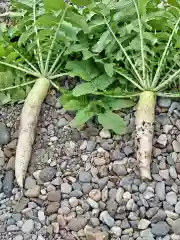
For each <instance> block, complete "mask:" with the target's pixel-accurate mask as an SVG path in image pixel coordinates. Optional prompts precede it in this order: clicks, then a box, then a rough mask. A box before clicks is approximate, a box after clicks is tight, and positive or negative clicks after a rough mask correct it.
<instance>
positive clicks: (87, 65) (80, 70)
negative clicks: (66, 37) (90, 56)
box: [66, 60, 99, 81]
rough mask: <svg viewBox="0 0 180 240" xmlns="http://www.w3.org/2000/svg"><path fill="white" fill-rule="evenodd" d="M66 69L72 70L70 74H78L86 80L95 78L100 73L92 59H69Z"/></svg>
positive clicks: (73, 75)
mask: <svg viewBox="0 0 180 240" xmlns="http://www.w3.org/2000/svg"><path fill="white" fill-rule="evenodd" d="M66 69H68V70H70V71H71V72H70V73H68V74H70V76H72V77H75V76H78V77H80V78H82V79H83V80H85V81H91V80H92V79H93V78H95V77H97V76H98V75H99V71H98V69H97V68H96V67H95V65H94V64H93V63H92V61H90V60H86V61H69V62H67V64H66Z"/></svg>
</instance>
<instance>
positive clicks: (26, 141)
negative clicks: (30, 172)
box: [15, 78, 50, 188]
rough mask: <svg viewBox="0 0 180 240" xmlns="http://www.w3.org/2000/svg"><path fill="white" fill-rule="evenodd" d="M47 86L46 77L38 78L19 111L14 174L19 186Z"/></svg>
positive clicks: (24, 171)
mask: <svg viewBox="0 0 180 240" xmlns="http://www.w3.org/2000/svg"><path fill="white" fill-rule="evenodd" d="M49 86H50V83H49V80H48V79H46V78H38V79H37V81H36V83H35V84H34V86H33V88H32V89H31V91H30V92H29V94H28V96H27V98H26V100H25V103H24V106H23V109H22V112H21V117H20V129H19V130H20V131H19V139H18V144H17V149H16V157H15V176H16V180H17V183H18V185H19V186H20V187H21V188H23V184H24V178H25V175H26V172H27V168H28V165H29V161H30V158H31V152H32V146H33V143H34V139H35V134H36V124H37V121H38V118H39V113H40V110H41V105H42V103H43V101H44V99H45V97H46V95H47V92H48V89H49Z"/></svg>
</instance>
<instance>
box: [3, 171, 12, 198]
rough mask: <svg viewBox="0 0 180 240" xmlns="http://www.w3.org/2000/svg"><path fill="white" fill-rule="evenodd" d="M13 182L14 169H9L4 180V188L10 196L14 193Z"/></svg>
mask: <svg viewBox="0 0 180 240" xmlns="http://www.w3.org/2000/svg"><path fill="white" fill-rule="evenodd" d="M13 182H14V171H12V170H9V171H7V172H6V173H5V177H4V181H3V190H4V193H5V194H6V195H7V196H8V197H10V196H11V194H12V189H13Z"/></svg>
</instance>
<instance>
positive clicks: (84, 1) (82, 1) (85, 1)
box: [72, 0, 92, 6]
mask: <svg viewBox="0 0 180 240" xmlns="http://www.w3.org/2000/svg"><path fill="white" fill-rule="evenodd" d="M72 2H73V3H74V4H76V5H79V6H87V5H89V4H90V3H91V2H92V0H72Z"/></svg>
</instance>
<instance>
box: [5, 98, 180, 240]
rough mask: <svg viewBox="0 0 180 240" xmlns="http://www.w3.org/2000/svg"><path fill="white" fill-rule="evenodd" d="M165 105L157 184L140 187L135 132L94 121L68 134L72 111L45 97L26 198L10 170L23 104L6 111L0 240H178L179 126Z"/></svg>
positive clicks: (159, 125) (155, 164) (160, 116)
mask: <svg viewBox="0 0 180 240" xmlns="http://www.w3.org/2000/svg"><path fill="white" fill-rule="evenodd" d="M51 98H52V99H51ZM168 101H169V100H168ZM168 101H167V102H166V100H165V99H163V100H160V99H159V100H158V105H159V106H158V112H157V115H156V119H157V122H156V128H155V137H154V148H153V154H154V155H153V156H154V157H153V161H152V164H151V168H152V173H153V174H152V177H153V179H152V181H146V182H145V181H144V182H142V181H141V179H140V178H139V170H138V166H137V162H136V156H135V154H134V147H133V133H132V132H131V133H130V134H126V135H124V136H115V135H113V134H112V133H111V132H110V131H107V130H105V129H102V130H100V129H98V127H97V126H95V127H93V128H92V126H91V124H89V123H88V126H87V128H85V129H82V131H77V130H75V129H71V127H70V125H69V121H70V120H71V118H72V116H71V115H70V113H68V112H66V111H65V110H64V109H63V108H61V104H59V105H58V107H57V102H58V101H57V99H56V97H54V96H53V95H52V96H48V100H47V101H46V102H45V103H44V104H43V106H42V111H41V116H40V120H39V122H38V126H37V135H36V140H35V144H34V146H33V153H32V157H31V162H30V166H29V168H28V172H27V175H26V179H25V185H24V188H25V191H24V196H23V197H22V198H21V191H20V189H19V188H18V186H17V183H16V180H15V179H14V167H13V159H14V156H15V148H16V144H17V136H18V134H17V130H18V124H17V119H18V117H19V113H20V110H21V107H22V106H21V105H19V106H14V107H2V108H1V109H0V115H1V116H2V119H3V125H4V127H5V128H6V129H7V131H8V133H9V135H10V136H9V141H8V143H6V145H2V146H1V148H0V239H2V240H14V239H15V240H18V239H20V240H24V239H34V240H37V239H38V240H44V239H47V240H52V239H53V240H54V239H55V240H56V239H59V240H62V239H63V240H64V239H67V240H68V239H70V240H75V239H79V240H84V239H85V238H87V240H91V239H92V240H99V239H100V240H108V239H112V240H120V239H122V240H136V239H137V240H146V239H148V240H149V239H150V240H169V239H173V240H177V239H178V237H177V236H179V235H180V232H179V225H180V220H179V215H180V204H179V200H180V198H179V188H180V155H179V154H180V152H179V150H178V144H179V138H180V137H179V135H180V128H179V127H180V125H179V124H180V123H179V121H178V116H177V114H176V113H175V112H174V110H176V111H179V108H178V106H177V102H176V104H175V102H171V101H169V102H168ZM161 106H163V109H162V112H160V110H161ZM12 113H13V115H12ZM125 118H127V119H129V121H130V120H132V119H134V118H133V112H132V111H131V110H130V111H128V113H127V114H126V115H125ZM96 127H97V128H96ZM7 233H8V234H7ZM108 236H109V237H108ZM97 237H99V238H97Z"/></svg>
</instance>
